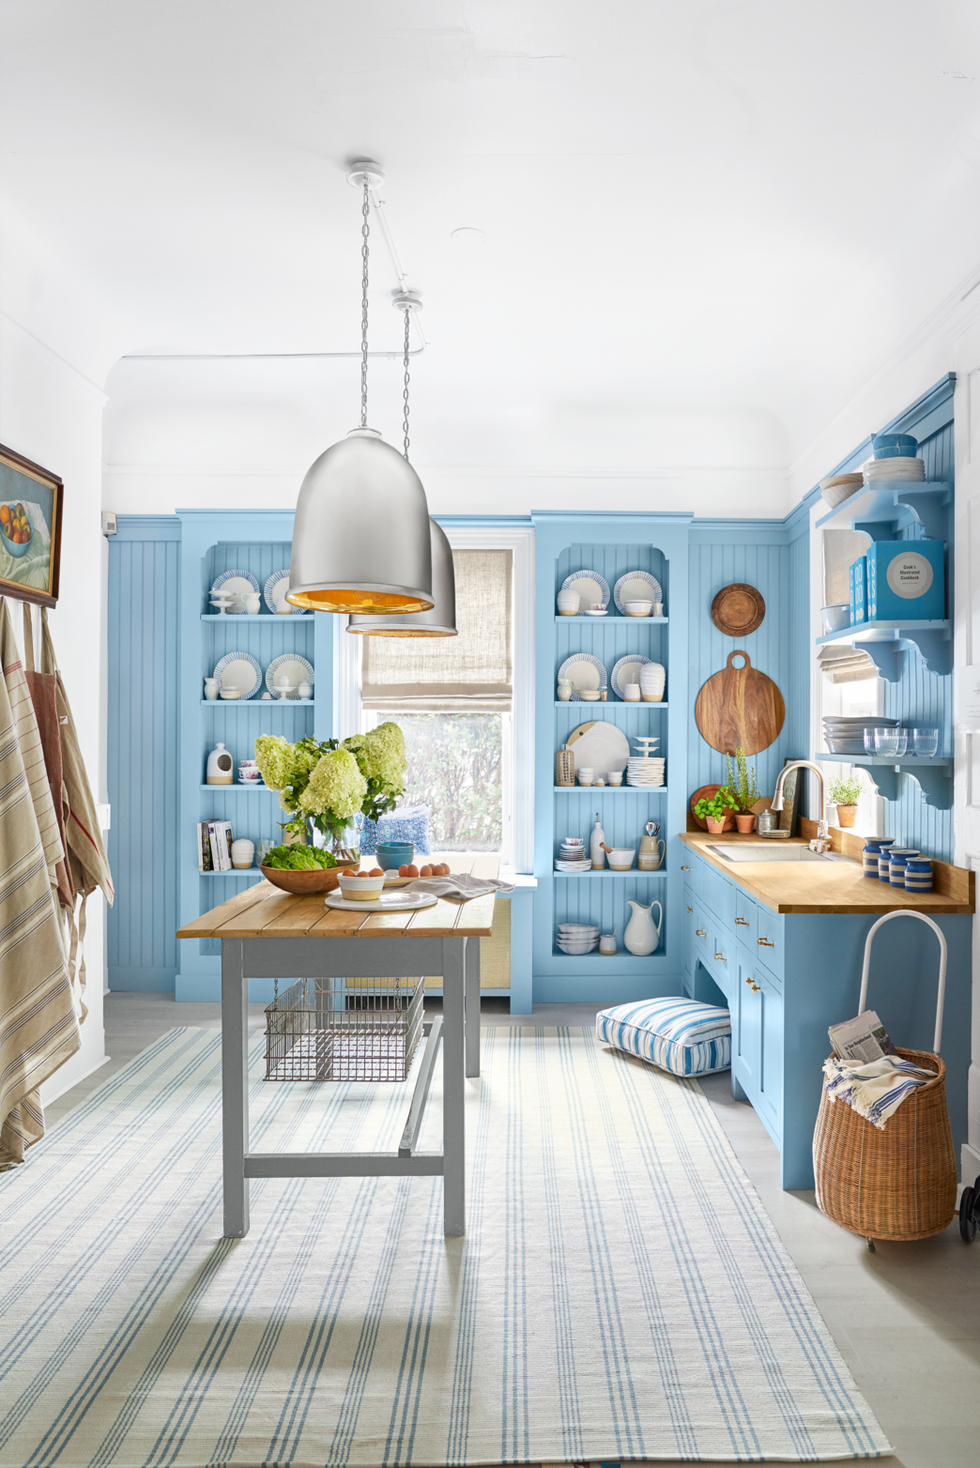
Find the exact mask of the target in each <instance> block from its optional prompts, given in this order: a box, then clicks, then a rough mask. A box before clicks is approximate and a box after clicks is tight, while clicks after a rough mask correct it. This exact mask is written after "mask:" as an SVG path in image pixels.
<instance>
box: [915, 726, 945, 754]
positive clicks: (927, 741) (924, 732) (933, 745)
mask: <svg viewBox="0 0 980 1468" xmlns="http://www.w3.org/2000/svg"><path fill="white" fill-rule="evenodd" d="M912 743H913V744H914V745H915V752H916V754H924V755H934V754H935V753H936V750H937V749H938V748H939V730H938V729H913V730H912Z"/></svg>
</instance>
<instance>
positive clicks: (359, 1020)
mask: <svg viewBox="0 0 980 1468" xmlns="http://www.w3.org/2000/svg"><path fill="white" fill-rule="evenodd" d="M265 1015H266V1051H265V1079H266V1080H267V1081H404V1080H406V1079H407V1077H408V1073H409V1071H410V1070H411V1067H412V1060H413V1058H414V1056H415V1051H416V1048H417V1046H418V1043H419V1039H420V1037H421V1035H422V1021H423V1009H422V980H421V979H420V978H418V979H298V980H297V982H296V983H295V984H291V985H290V987H289V988H288V989H286V990H284V991H283V993H282V994H279V995H277V996H276V998H275V999H274V1000H273V1002H272V1003H271V1004H270V1005H269V1006H268V1007H267V1009H266V1011H265Z"/></svg>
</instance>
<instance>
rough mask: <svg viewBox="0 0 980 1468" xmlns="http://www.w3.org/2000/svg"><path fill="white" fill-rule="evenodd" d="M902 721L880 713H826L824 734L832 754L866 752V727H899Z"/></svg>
mask: <svg viewBox="0 0 980 1468" xmlns="http://www.w3.org/2000/svg"><path fill="white" fill-rule="evenodd" d="M900 723H901V720H900V719H883V718H882V717H881V715H880V714H835V715H831V714H825V715H824V721H823V735H824V738H825V739H826V741H827V748H828V749H829V750H830V752H831V754H865V753H867V751H866V750H865V748H864V731H865V729H882V728H889V729H897V728H898V725H899V724H900Z"/></svg>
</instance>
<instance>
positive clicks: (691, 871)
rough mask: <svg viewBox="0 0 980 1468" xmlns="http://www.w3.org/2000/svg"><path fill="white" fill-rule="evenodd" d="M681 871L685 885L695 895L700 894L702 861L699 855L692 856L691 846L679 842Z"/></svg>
mask: <svg viewBox="0 0 980 1468" xmlns="http://www.w3.org/2000/svg"><path fill="white" fill-rule="evenodd" d="M681 853H682V855H681V873H682V876H683V879H684V883H685V885H686V886H689V887H690V889H691V891H692V892H693V893H694V895H695V897H700V896H701V880H702V877H703V875H704V862H703V861H701V860H700V858H699V857H696V856H692V854H691V848H690V847H689V846H684V845H683V843H682V844H681Z"/></svg>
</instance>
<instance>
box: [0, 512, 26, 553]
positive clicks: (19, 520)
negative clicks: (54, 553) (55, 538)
mask: <svg viewBox="0 0 980 1468" xmlns="http://www.w3.org/2000/svg"><path fill="white" fill-rule="evenodd" d="M0 536H2V537H3V548H4V550H5V551H7V553H8V554H9V555H12V556H23V555H26V554H27V549H28V546H29V545H30V543H31V541H32V540H33V539H34V526H33V525H32V524H31V517H30V515H29V514H28V513H27V511H26V510H25V509H24V506H23V505H22V504H21V502H20V500H18V501H17V503H16V504H15V505H0Z"/></svg>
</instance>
